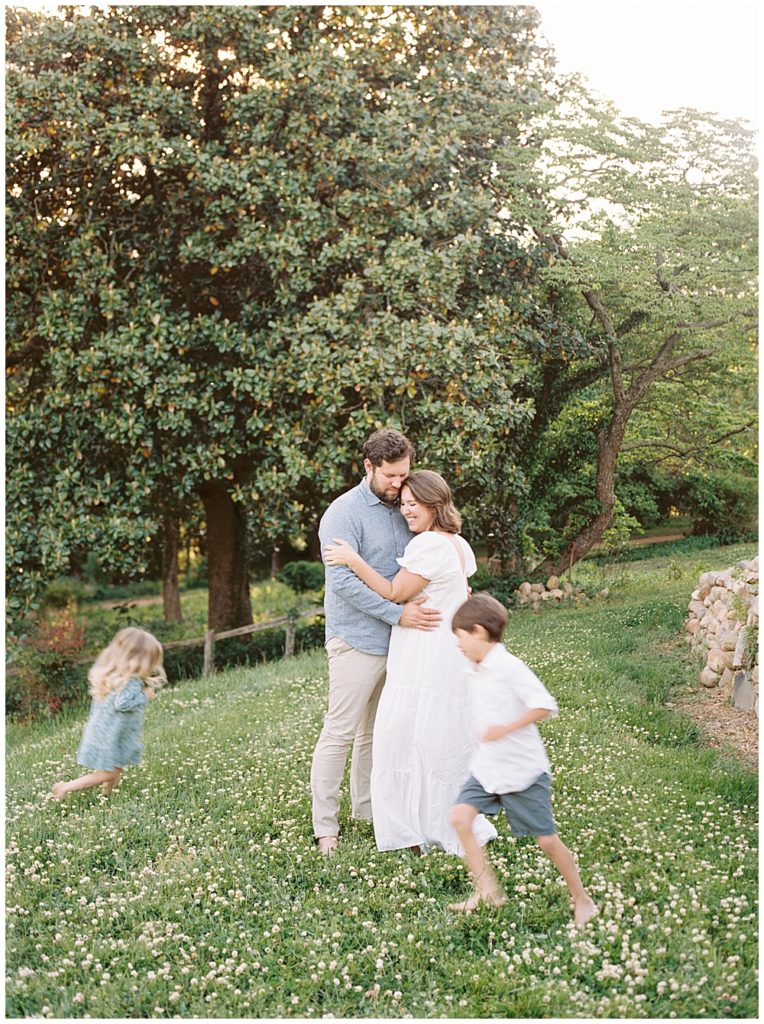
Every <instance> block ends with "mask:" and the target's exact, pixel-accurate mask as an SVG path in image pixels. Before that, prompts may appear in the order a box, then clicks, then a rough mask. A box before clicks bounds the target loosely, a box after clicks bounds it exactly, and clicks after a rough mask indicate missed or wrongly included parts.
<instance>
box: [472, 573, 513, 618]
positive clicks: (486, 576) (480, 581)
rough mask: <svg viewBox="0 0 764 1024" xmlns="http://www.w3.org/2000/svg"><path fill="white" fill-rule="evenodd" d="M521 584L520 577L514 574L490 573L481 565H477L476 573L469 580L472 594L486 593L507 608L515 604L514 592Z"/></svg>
mask: <svg viewBox="0 0 764 1024" xmlns="http://www.w3.org/2000/svg"><path fill="white" fill-rule="evenodd" d="M522 582H523V580H522V577H521V576H519V575H518V574H517V573H516V572H502V573H492V572H491V571H490V570H489V569H486V567H485V566H483V565H479V566H478V570H477V572H476V573H474V575H472V576H470V579H469V584H470V586H471V587H472V591H473V593H475V594H477V593H479V592H480V591H488V593H489V594H490V595H491V596H492V597H495V598H496V600H497V601H501V603H502V604H503V605H505V606H506V607H507V608H508V607H509V606H510V605H512V604H514V603H515V601H516V595H515V591H516V590H517V588H518V587H519V586H520V584H521V583H522Z"/></svg>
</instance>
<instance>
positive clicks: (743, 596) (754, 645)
mask: <svg viewBox="0 0 764 1024" xmlns="http://www.w3.org/2000/svg"><path fill="white" fill-rule="evenodd" d="M685 626H686V629H687V633H688V640H689V641H690V644H691V646H692V650H693V651H695V652H697V653H698V654H702V655H703V658H704V666H703V669H702V671H701V673H700V681H701V683H702V684H703V685H704V686H708V687H714V686H720V687H721V688H722V689H723V690H724V691H725V692H726V693H728V694H729V696H730V698H731V700H732V703H733V704H734V705H735V707H737V708H740V709H741V710H742V711H753V712H754V714H755V715H756V716H757V717H758V714H759V654H758V629H759V558H758V555H757V556H756V558H754V559H752V560H751V561H750V562H738V563H737V565H733V566H732V567H731V568H729V569H725V570H724V571H723V572H704V573H703V575H702V576H701V577H700V579H699V581H698V587H697V589H696V590H694V591H693V592H692V600H691V601H690V605H689V616H688V618H687V622H686V623H685ZM754 652H755V654H754Z"/></svg>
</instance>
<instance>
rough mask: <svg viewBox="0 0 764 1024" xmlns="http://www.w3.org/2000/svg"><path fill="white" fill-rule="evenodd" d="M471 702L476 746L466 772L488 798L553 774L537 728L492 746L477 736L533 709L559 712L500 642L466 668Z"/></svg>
mask: <svg viewBox="0 0 764 1024" xmlns="http://www.w3.org/2000/svg"><path fill="white" fill-rule="evenodd" d="M470 664H471V666H472V668H471V670H469V671H470V698H471V705H472V719H473V727H474V730H475V738H476V741H477V746H476V748H475V750H474V752H473V754H472V757H471V759H470V763H469V770H470V773H471V774H472V775H473V776H474V777H475V778H476V779H477V781H478V782H479V783H480V785H481V786H482V787H483V789H484V790H485V791H486V792H487V793H518V792H520V791H521V790H523V789H527V788H528V787H529V786H530V785H532V784H533V783H534V782H535V781H536V779H537V778H538V777H539V775H541V774H542V773H544V772H548V773H549V774H550V775H551V774H552V767H551V765H550V763H549V758H548V757H547V753H546V749H545V747H544V742H543V740H542V739H541V735H540V734H539V730H538V727H537V726H536V725H535V724H532V725H526V726H524V727H523V728H522V729H517V730H515V732H511V733H510V734H509V735H508V736H505V737H504V738H503V739H500V740H494V741H492V742H490V743H484V742H481V741H480V736H482V735H483V733H484V732H485V731H486V729H487V728H488V727H489V726H491V725H509V724H510V723H511V722H516V721H517V720H518V718H521V717H522V716H523V715H524V714H525V713H526V712H528V711H530V710H531V709H532V708H544V709H545V710H547V711H551V712H552V714H553V715H554V714H556V713H557V702H556V701H555V699H554V697H553V696H552V695H551V693H549V691H548V690H547V688H546V687H545V686H544V684H543V683H542V682H541V680H540V679H539V678H538V676H537V675H536V674H535V673H534V672H532V671H531V670H530V669H529V668H528V666H527V665H526V664H525V662H523V661H521V660H520V659H519V658H516V657H515V655H514V654H510V653H509V651H508V650H507V649H506V648H505V647H504V646H503V645H502V644H500V643H497V644H494V646H493V647H492V648H491V650H490V651H489V652H488V654H487V655H486V656H485V658H483V660H482V661H481V662H480V663H479V664H475V663H474V662H471V663H470Z"/></svg>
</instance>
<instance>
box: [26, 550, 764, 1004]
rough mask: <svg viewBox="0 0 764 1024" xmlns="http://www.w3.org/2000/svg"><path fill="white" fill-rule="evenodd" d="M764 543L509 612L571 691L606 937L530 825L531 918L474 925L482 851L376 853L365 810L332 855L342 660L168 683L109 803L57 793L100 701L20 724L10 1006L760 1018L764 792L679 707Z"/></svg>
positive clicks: (561, 769)
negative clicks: (323, 767)
mask: <svg viewBox="0 0 764 1024" xmlns="http://www.w3.org/2000/svg"><path fill="white" fill-rule="evenodd" d="M752 553H753V551H752V548H751V546H750V545H749V546H747V547H745V548H740V547H737V548H734V549H731V548H726V549H724V548H716V549H713V550H712V551H708V552H702V553H700V554H699V553H698V552H692V554H691V555H688V556H687V558H686V559H685V561H684V562H681V564H679V565H678V566H676V565H675V566H674V568H671V566H670V564H662V563H660V561H659V560H658V561H656V562H655V563H653V562H650V561H647V562H645V561H640V562H638V563H637V562H635V563H634V564H633V565H627V566H625V567H624V566H619V567H618V574H619V575H616V574H615V573H611V572H609V571H608V570H607V569H604V570H603V569H602V567H599V568H598V567H594V571H596V572H600V571H602V573H603V575H602V578H601V579H594V578H592V579H590V580H589V583H590V585H592V586H594V585H596V584H599V583H600V582H602V581H605V585H608V586H609V587H610V597H608V598H600V599H595V600H592V601H590V602H588V603H586V604H584V605H582V606H580V607H571V608H563V607H558V608H547V609H545V610H544V611H542V612H540V613H538V614H534V613H532V612H530V611H527V612H525V611H524V612H518V613H516V614H514V615H513V616H512V618H511V620H510V624H509V627H508V632H507V638H506V639H507V643H508V646H509V647H510V648H511V649H512V650H513V651H514V652H515V653H517V654H518V655H520V656H521V657H523V658H524V659H526V660H527V661H528V662H529V664H530V665H531V666H532V667H533V668H534V669H535V670H536V671H537V672H538V674H539V675H540V676H541V677H542V679H544V681H545V682H546V684H547V686H548V687H549V688H550V690H551V691H552V692H553V693H554V694H555V696H556V697H557V699H558V702H559V704H560V709H561V713H560V715H559V716H558V717H557V718H556V719H554V720H553V721H552V722H550V723H548V724H547V725H545V726H544V727H543V735H544V737H545V740H546V743H547V746H548V749H549V753H550V757H551V760H552V764H553V767H554V772H555V779H554V794H555V796H554V800H555V816H556V819H557V823H558V827H559V829H560V834H561V836H562V838H563V840H564V841H565V842H566V843H567V844H568V845H569V846H570V847H571V849H572V850H573V851H574V853H575V855H576V857H577V858H578V861H579V864H580V867H581V872H582V876H583V878H584V882H585V884H586V885H587V887H588V888H589V889H590V891H591V893H592V895H593V896H594V898H595V900H596V901H597V902H598V903H599V905H600V907H601V911H602V912H601V915H600V916H599V917H598V918H597V919H595V921H594V922H592V924H591V925H590V926H589V927H588V928H587V929H585V930H584V931H582V932H577V931H576V930H575V929H574V928H573V927H572V926H571V925H570V923H569V910H568V900H567V894H566V892H565V889H564V887H563V886H562V885H561V883H560V880H559V879H558V878H557V877H556V875H555V872H554V871H553V869H552V866H551V864H550V863H549V862H548V861H547V860H546V858H545V857H544V855H543V854H541V853H540V851H539V850H538V848H537V847H536V846H535V844H534V843H533V842H532V841H531V840H519V841H518V840H513V839H512V838H510V837H509V835H508V832H507V828H506V825H505V823H504V822H500V823H499V825H498V827H499V833H500V834H499V838H498V840H496V841H495V842H494V843H493V844H492V847H491V857H492V860H493V863H494V864H495V866H496V868H497V871H498V873H499V874H500V875H501V877H502V879H503V882H504V885H505V887H506V889H507V893H508V895H509V897H510V899H509V903H508V905H507V906H506V907H505V908H503V909H502V910H500V911H488V910H481V911H479V912H478V913H476V914H474V915H472V916H471V917H468V918H464V919H463V918H456V917H454V916H453V915H451V914H449V912H448V911H447V909H446V904H447V903H448V902H449V901H451V900H454V899H456V898H458V897H460V896H462V895H466V893H467V891H468V882H467V878H466V876H465V873H464V870H463V869H462V866H461V864H460V862H459V861H458V859H456V858H453V857H448V856H445V855H443V854H439V853H433V854H430V855H429V856H427V857H426V858H423V859H421V860H418V859H415V858H413V857H412V856H411V855H409V854H408V853H406V852H400V853H391V854H380V853H377V852H376V850H375V848H374V845H373V837H372V833H371V829H370V827H369V826H368V825H366V824H363V823H352V822H350V821H349V808H348V806H347V796H346V795H345V799H344V802H343V806H342V821H343V831H342V842H341V845H340V850H339V852H338V854H337V856H336V857H335V858H333V859H332V860H331V861H325V860H323V859H321V858H320V857H319V856H318V855H317V853H316V851H315V849H314V847H313V845H312V843H311V835H310V833H311V828H310V792H309V783H308V777H309V771H310V758H311V754H312V750H313V746H314V744H315V741H316V737H317V735H318V731H319V729H320V725H321V720H322V715H323V712H324V704H325V693H326V669H325V661H324V657H323V655H322V653H321V652H313V653H311V654H307V655H303V656H301V657H299V658H296V659H294V660H293V661H291V662H286V663H277V664H270V665H265V666H262V667H259V668H257V669H249V670H235V671H231V672H228V673H225V674H221V675H218V676H215V677H212V678H211V679H209V680H196V681H193V682H188V683H185V684H183V685H182V686H179V687H177V688H175V689H171V690H167V691H166V692H164V693H162V694H161V695H160V697H159V698H158V699H157V700H156V702H155V703H154V704H152V706H151V707H150V709H149V714H148V716H147V724H146V730H145V737H144V739H145V743H146V755H145V760H144V763H143V765H142V766H141V767H139V768H135V769H132V770H127V771H126V772H125V779H124V782H123V784H122V786H121V788H120V789H119V790H118V791H117V792H116V793H115V794H114V795H113V796H112V797H111V798H110V799H109V800H108V801H107V800H106V799H104V798H102V797H100V796H98V795H95V794H94V793H92V792H91V793H87V794H80V795H75V796H73V797H71V798H70V800H69V802H67V803H65V804H64V805H57V804H54V803H52V802H49V801H48V800H47V799H46V793H47V791H48V788H49V786H50V785H51V783H52V782H53V781H54V780H55V779H57V778H59V777H66V776H70V775H72V774H74V773H75V772H77V768H76V765H75V762H74V752H75V750H76V746H77V742H78V740H79V736H80V731H81V727H82V720H83V715H82V713H80V714H75V713H71V714H69V715H68V716H67V717H66V718H64V719H62V720H60V721H58V722H53V723H51V722H47V723H39V724H37V725H34V726H31V727H16V726H13V727H9V729H8V730H7V776H6V778H7V817H6V835H7V843H8V852H7V867H8V871H9V882H8V888H7V893H6V903H7V917H8V926H7V951H6V960H7V966H6V974H7V978H8V981H7V985H6V993H7V1001H8V1007H7V1013H8V1015H9V1016H14V1017H22V1016H34V1017H38V1016H55V1017H82V1016H85V1015H90V1016H92V1017H104V1018H108V1017H117V1016H125V1017H141V1016H144V1017H169V1016H180V1017H205V1016H206V1017H213V1018H215V1017H234V1018H236V1017H289V1016H295V1017H322V1016H328V1015H332V1016H334V1017H351V1018H352V1017H373V1018H387V1017H390V1018H401V1017H406V1016H413V1017H422V1018H431V1017H440V1016H445V1017H454V1018H460V1017H558V1018H569V1017H594V1018H623V1017H642V1018H668V1017H677V1018H687V1017H692V1018H721V1017H738V1018H755V1017H756V1016H757V1010H758V1006H757V984H756V981H755V967H756V963H757V941H756V936H757V910H758V904H757V827H756V818H757V814H756V811H757V779H756V776H755V774H754V773H753V772H751V771H749V770H747V769H746V768H745V767H744V766H742V765H741V764H739V763H737V762H736V761H735V760H733V759H728V758H725V757H723V756H721V755H719V754H717V753H715V752H713V751H712V750H710V749H709V748H707V747H704V746H703V742H702V736H701V735H700V734H699V732H698V730H697V728H696V727H695V726H694V725H693V724H692V723H691V722H689V721H688V720H687V719H686V718H684V717H682V716H681V715H680V714H679V713H678V712H676V711H674V710H672V709H670V708H667V707H666V706H665V701H666V700H667V699H668V698H670V696H671V694H672V691H674V690H675V688H676V687H679V686H682V685H685V684H686V683H687V682H688V681H689V679H690V677H691V673H692V671H693V669H692V666H691V665H690V664H689V663H688V661H687V659H686V654H685V651H686V645H683V644H682V643H679V642H677V641H676V636H677V630H679V629H680V628H681V624H682V621H683V618H684V613H685V608H686V605H687V602H688V599H689V590H690V589H691V587H692V582H693V574H694V572H695V563H696V562H697V561H698V559H699V557H700V558H701V559H706V560H707V561H708V562H709V567H711V566H715V567H718V568H723V567H724V566H726V565H728V564H731V563H732V561H734V560H736V559H737V558H741V557H744V556H750V555H751V554H752ZM582 571H583V570H582ZM586 571H587V572H589V571H590V570H589V569H588V568H587V569H586ZM574 575H575V573H574ZM344 792H345V794H346V792H347V787H345V790H344Z"/></svg>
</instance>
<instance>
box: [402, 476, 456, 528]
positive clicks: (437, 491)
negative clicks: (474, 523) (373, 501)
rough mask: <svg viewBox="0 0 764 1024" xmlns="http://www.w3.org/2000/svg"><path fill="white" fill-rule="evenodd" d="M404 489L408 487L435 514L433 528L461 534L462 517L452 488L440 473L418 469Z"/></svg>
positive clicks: (405, 483) (408, 477) (409, 477)
mask: <svg viewBox="0 0 764 1024" xmlns="http://www.w3.org/2000/svg"><path fill="white" fill-rule="evenodd" d="M403 487H408V489H409V490H410V491H411V493H412V494H413V495H414V497H415V498H416V500H417V501H418V502H419V504H420V505H424V506H425V507H426V508H429V509H430V510H431V511H432V512H434V513H435V519H434V520H433V524H432V525H433V526H437V527H438V528H439V529H441V530H445V531H446V533H459V531H460V530H461V528H462V517H461V515H460V514H459V510H458V509H457V507H456V505H454V499H453V498H452V497H451V488H450V487H449V486H448V484H447V483H446V481H445V480H444V479H443V477H442V476H440V474H439V473H433V471H432V470H431V469H417V470H415V471H414V472H413V473H409V475H408V476H407V477H406V479H405V480H404V481H403ZM402 489H403V488H401V490H402Z"/></svg>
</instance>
